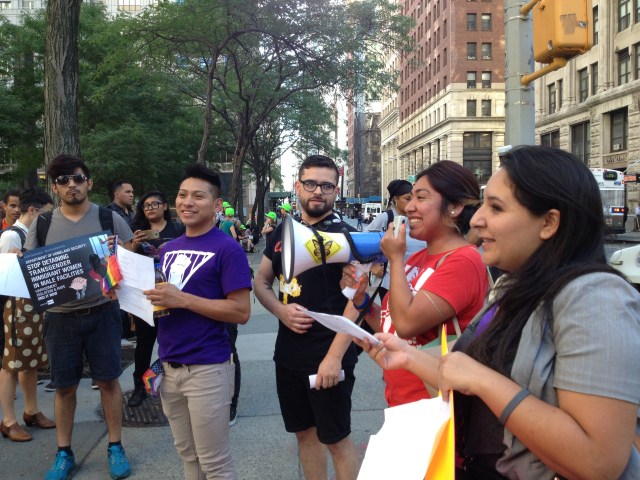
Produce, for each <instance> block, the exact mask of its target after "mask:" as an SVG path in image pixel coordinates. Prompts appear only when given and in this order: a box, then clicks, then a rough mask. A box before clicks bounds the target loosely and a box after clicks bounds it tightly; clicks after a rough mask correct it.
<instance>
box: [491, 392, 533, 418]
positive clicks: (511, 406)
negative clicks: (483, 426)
mask: <svg viewBox="0 0 640 480" xmlns="http://www.w3.org/2000/svg"><path fill="white" fill-rule="evenodd" d="M529 395H531V392H529V389H528V388H527V387H522V390H520V391H519V392H518V393H516V395H515V396H514V397H513V398H512V399H511V401H510V402H509V403H507V406H506V407H504V410H503V411H502V413H501V414H500V418H498V421H499V422H500V423H501V424H502V425H504V424H505V423H507V420H508V418H509V415H511V413H512V412H513V411H514V410H515V409H516V407H517V406H518V405H520V404H521V403H522V401H523V400H524V399H525V398H527V397H528V396H529Z"/></svg>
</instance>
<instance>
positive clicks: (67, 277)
mask: <svg viewBox="0 0 640 480" xmlns="http://www.w3.org/2000/svg"><path fill="white" fill-rule="evenodd" d="M107 235H109V232H99V233H94V234H92V235H86V236H82V237H76V238H72V239H69V240H65V241H64V242H59V243H54V244H52V245H47V246H46V247H41V248H36V249H35V250H30V251H28V252H25V253H24V255H23V256H22V257H21V258H19V259H18V260H19V263H20V268H21V269H22V274H23V275H24V279H25V282H26V284H27V288H28V290H29V294H30V296H31V301H32V302H33V305H34V307H35V308H36V310H45V309H47V308H51V307H55V306H58V305H63V304H65V303H69V302H78V301H87V300H91V299H92V298H96V297H99V296H101V295H102V289H101V282H102V279H103V278H104V276H105V274H106V271H107V269H106V263H107V259H108V257H109V249H108V248H107Z"/></svg>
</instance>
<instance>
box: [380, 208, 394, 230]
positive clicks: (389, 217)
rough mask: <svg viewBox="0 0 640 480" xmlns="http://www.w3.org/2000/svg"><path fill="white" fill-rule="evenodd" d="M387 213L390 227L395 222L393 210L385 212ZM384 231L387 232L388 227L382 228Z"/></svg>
mask: <svg viewBox="0 0 640 480" xmlns="http://www.w3.org/2000/svg"><path fill="white" fill-rule="evenodd" d="M385 213H386V214H387V225H389V224H390V223H391V222H393V210H391V209H389V210H385ZM382 231H383V232H386V231H387V227H386V226H384V227H382Z"/></svg>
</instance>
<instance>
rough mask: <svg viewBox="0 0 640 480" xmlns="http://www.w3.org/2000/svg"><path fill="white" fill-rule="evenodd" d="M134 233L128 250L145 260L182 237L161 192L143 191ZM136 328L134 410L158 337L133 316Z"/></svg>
mask: <svg viewBox="0 0 640 480" xmlns="http://www.w3.org/2000/svg"><path fill="white" fill-rule="evenodd" d="M131 230H133V232H134V236H133V246H132V247H133V248H132V250H133V251H134V252H136V253H140V254H141V255H145V256H147V257H153V258H160V251H161V249H162V245H163V244H165V243H166V242H168V241H169V240H173V239H174V238H177V237H179V236H180V235H182V234H184V231H185V228H184V225H182V224H181V223H178V222H174V221H172V220H171V211H170V210H169V203H168V202H167V197H166V195H165V194H164V193H162V192H158V191H151V192H147V193H145V194H144V195H142V197H140V201H139V202H138V204H137V205H136V213H135V216H134V218H133V222H132V224H131ZM133 319H134V322H135V326H136V338H137V342H136V352H135V370H134V372H133V384H134V391H133V393H132V394H131V398H129V402H128V405H129V406H130V407H137V406H138V405H140V404H141V403H142V402H143V401H144V399H145V398H146V397H147V392H146V391H145V389H144V383H143V382H142V375H144V373H145V372H146V371H147V369H148V368H149V366H150V364H151V356H152V355H153V344H154V343H155V341H156V337H157V335H158V326H157V325H155V326H153V327H152V326H151V325H149V324H148V323H147V322H145V321H144V320H142V319H141V318H138V317H135V316H134V317H133Z"/></svg>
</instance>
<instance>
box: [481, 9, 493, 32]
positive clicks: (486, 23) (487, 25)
mask: <svg viewBox="0 0 640 480" xmlns="http://www.w3.org/2000/svg"><path fill="white" fill-rule="evenodd" d="M481 22H482V23H481V25H480V28H481V29H482V31H483V32H490V31H491V14H490V13H483V14H482V16H481Z"/></svg>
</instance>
